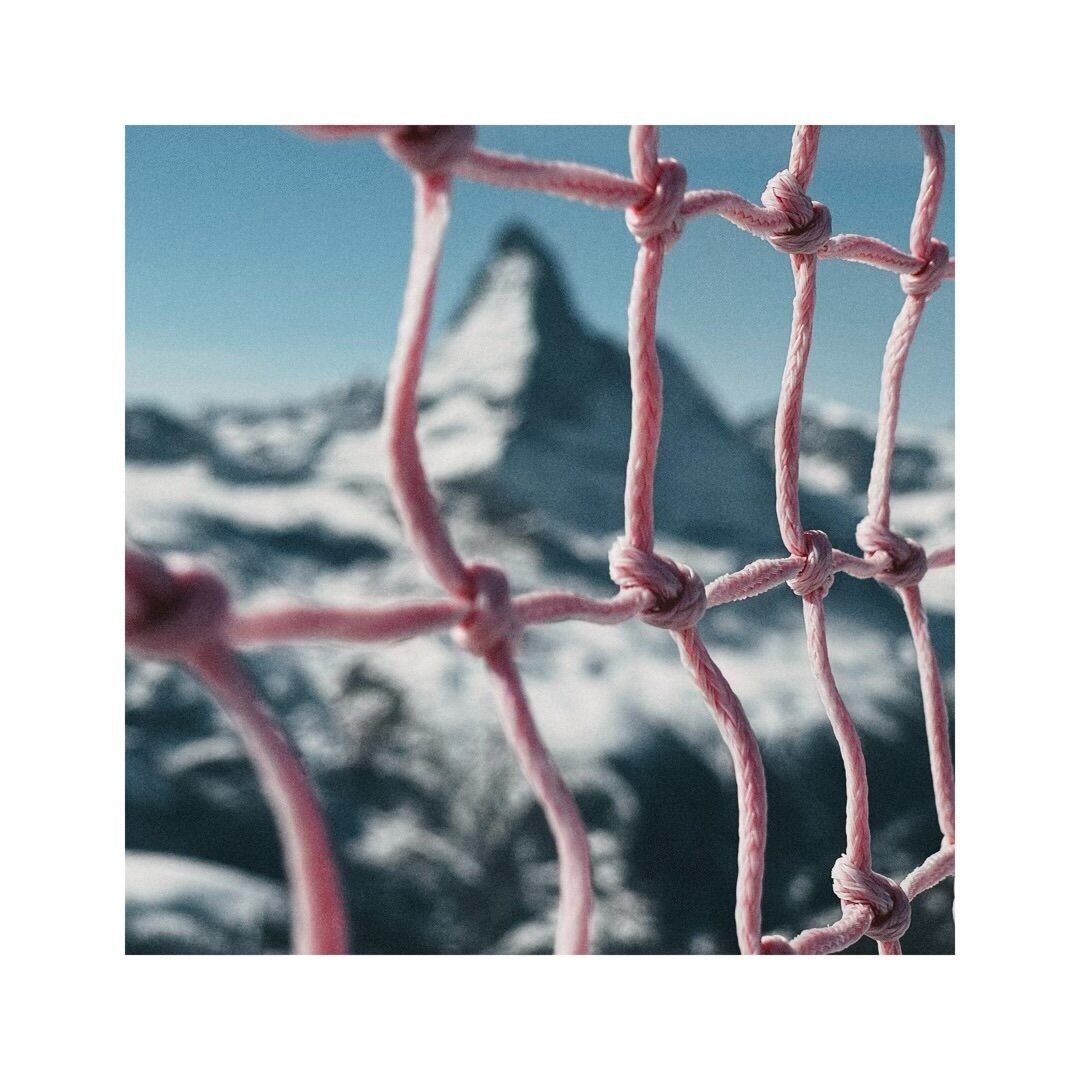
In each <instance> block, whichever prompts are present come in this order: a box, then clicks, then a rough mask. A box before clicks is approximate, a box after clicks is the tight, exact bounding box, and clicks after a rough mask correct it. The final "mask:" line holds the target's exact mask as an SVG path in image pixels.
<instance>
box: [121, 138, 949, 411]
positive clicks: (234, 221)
mask: <svg viewBox="0 0 1080 1080" xmlns="http://www.w3.org/2000/svg"><path fill="white" fill-rule="evenodd" d="M790 138H791V129H790V128H788V127H756V128H752V127H727V128H723V127H688V126H674V127H666V128H662V132H661V143H660V147H661V153H662V154H663V155H665V156H671V157H676V158H678V159H679V160H680V161H682V162H683V164H685V166H686V168H687V171H688V173H689V186H690V187H691V188H726V189H728V190H732V191H737V192H739V193H740V194H742V195H744V196H746V197H747V198H750V199H757V198H758V197H759V196H760V194H761V192H762V190H763V189H764V186H765V182H766V181H767V180H768V179H769V178H770V177H771V176H773V175H774V174H775V173H776V172H778V171H779V170H780V169H781V168H783V167H784V166H785V165H786V163H787V156H788V149H789V146H790ZM479 142H480V143H481V144H482V145H484V146H488V147H491V148H493V149H499V150H505V151H508V152H512V153H521V154H528V155H530V156H533V157H545V158H562V159H564V160H575V161H580V162H585V163H589V164H594V165H599V166H603V167H606V168H609V169H612V170H615V171H618V172H620V173H623V174H628V173H629V164H628V160H627V128H625V127H554V126H549V127H481V128H480V130H479ZM946 145H947V148H948V154H949V165H950V179H949V181H948V183H947V186H946V192H945V199H944V204H943V207H942V212H941V215H940V216H939V219H938V225H937V228H936V229H935V233H936V235H937V236H939V237H940V238H941V239H942V240H944V241H945V242H946V243H947V244H949V245H950V247H953V185H952V179H951V170H952V166H953V163H954V162H953V136H952V134H951V133H946ZM921 169H922V159H921V144H920V142H919V138H918V134H917V132H916V131H915V129H914V128H913V127H911V128H900V127H858V128H852V127H848V128H845V127H827V128H825V129H824V131H823V133H822V137H821V149H820V153H819V156H818V166H817V169H816V171H815V174H814V181H813V184H812V186H811V195H812V196H813V197H814V198H815V199H817V200H819V201H821V202H824V203H825V204H826V205H828V207H829V209H830V210H831V211H832V217H833V231H834V232H858V233H866V234H870V235H874V236H877V237H880V238H881V239H883V240H886V241H888V242H890V243H892V244H895V245H896V246H897V247H900V248H902V249H905V250H906V249H907V237H908V226H909V224H910V221H911V215H912V210H913V207H914V203H915V197H916V194H917V191H918V185H919V177H920V174H921ZM410 218H411V188H410V182H409V179H408V176H407V174H406V172H405V170H404V169H402V168H401V167H400V166H399V165H397V164H396V163H395V162H393V161H391V160H390V159H389V158H388V157H387V156H386V155H385V154H384V153H383V151H382V150H381V149H380V147H379V146H378V145H377V144H376V143H375V142H373V141H370V140H358V141H356V142H342V143H319V142H313V141H311V140H308V139H305V138H302V137H300V136H297V135H294V134H292V133H290V132H288V131H284V130H280V129H277V128H271V127H129V128H128V131H127V347H128V355H127V390H128V397H129V400H132V401H140V402H145V401H156V402H159V403H162V404H165V405H168V406H171V407H173V408H175V409H178V410H181V411H188V410H191V409H193V408H195V407H197V406H200V405H203V404H208V403H220V402H244V401H251V402H255V401H257V402H270V401H287V400H296V399H299V398H303V397H306V396H309V395H311V394H314V393H317V392H322V391H324V390H329V389H332V388H334V387H336V386H340V385H343V384H345V383H347V382H348V381H350V380H351V379H353V378H355V377H356V376H358V375H368V376H374V377H381V376H382V375H383V374H384V373H385V370H386V364H387V360H388V358H389V356H390V353H391V351H392V349H393V342H394V334H395V330H396V326H397V316H398V308H399V305H400V300H401V290H402V285H403V283H404V279H405V271H406V267H407V264H408V255H409V234H410ZM511 221H521V222H524V223H526V224H528V225H530V226H531V227H532V228H533V229H534V230H535V231H536V232H537V233H538V234H539V235H540V237H541V238H542V239H543V240H544V241H545V243H546V244H547V245H548V246H549V247H550V248H551V249H552V250H553V252H554V253H555V254H556V256H557V257H558V258H559V259H560V261H561V262H562V264H563V267H564V270H565V273H566V276H567V279H568V283H569V287H570V290H571V293H572V295H573V297H574V299H575V301H576V303H577V305H578V308H579V310H580V311H581V312H582V314H583V315H584V316H585V318H586V319H587V320H588V321H589V322H590V323H591V324H593V325H594V326H596V327H597V328H599V329H601V330H604V331H606V332H608V333H610V334H611V335H612V336H614V337H616V338H618V339H619V340H622V341H625V340H626V305H627V299H628V296H629V287H630V277H631V270H632V267H633V261H634V256H635V249H636V245H635V243H634V241H633V239H632V238H631V236H630V234H629V233H628V232H627V229H626V225H625V223H624V221H623V216H622V214H621V213H620V212H619V211H615V210H601V209H598V208H596V207H590V206H585V205H583V204H579V203H572V202H567V201H564V200H561V199H556V198H553V197H551V196H545V195H540V194H535V193H532V192H520V191H507V190H502V189H495V188H489V187H486V186H483V185H477V184H471V183H466V182H463V181H460V182H458V183H457V184H455V191H454V209H453V216H452V220H451V225H450V230H449V234H448V237H447V243H446V250H445V256H444V259H443V265H442V270H441V274H440V284H439V295H438V304H437V308H436V325H435V335H436V336H437V335H438V333H439V330H440V328H441V327H442V326H443V325H444V324H445V320H446V319H447V317H448V316H449V314H450V313H451V312H452V311H453V309H454V307H455V306H456V305H457V303H458V302H459V301H460V299H461V298H462V296H463V294H464V292H465V289H466V287H467V285H468V283H469V281H470V280H471V278H472V276H473V274H474V273H475V272H476V270H477V268H478V267H479V266H480V265H481V264H482V262H483V260H484V258H485V256H486V254H487V252H488V251H489V250H490V248H491V245H492V243H493V240H494V238H495V236H496V234H497V233H498V232H499V231H500V229H501V228H502V227H503V226H504V225H505V224H507V223H508V222H511ZM818 280H819V285H818V309H817V311H818V314H817V319H816V323H815V329H814V351H813V353H812V355H811V360H810V368H809V375H808V379H807V391H808V393H809V394H811V395H813V396H814V397H817V398H821V399H828V400H835V401H840V402H844V403H846V404H848V405H851V406H853V407H855V408H858V409H861V410H863V411H868V412H870V411H873V410H875V409H876V406H877V392H878V379H879V375H880V367H881V354H882V350H883V347H884V344H885V340H886V337H887V336H888V332H889V327H890V326H891V324H892V321H893V319H894V318H895V316H896V313H897V312H898V311H899V308H900V304H901V302H902V300H903V293H902V292H901V290H900V286H899V284H898V282H897V280H896V276H895V275H894V274H890V273H885V272H883V271H880V270H875V269H873V268H871V267H865V266H856V265H852V264H847V263H841V262H838V261H837V262H834V261H831V260H830V261H827V262H824V263H822V264H821V267H820V270H819V277H818ZM954 288H955V285H954V284H953V283H951V282H949V283H946V284H945V285H944V286H943V287H942V288H941V290H940V291H939V292H938V293H937V294H936V295H935V296H934V298H933V300H932V301H931V302H930V304H929V305H928V306H927V311H926V315H925V316H924V319H923V324H922V327H921V328H920V331H919V334H918V335H917V337H916V340H915V345H914V347H913V349H912V353H911V358H910V360H909V364H908V373H907V377H906V378H905V383H904V398H903V410H902V414H901V421H902V423H908V424H912V425H915V426H919V427H934V426H942V425H947V424H951V422H952V417H953V290H954ZM791 292H792V284H791V272H790V266H789V261H788V259H787V258H786V257H785V256H782V255H781V254H780V253H778V252H776V251H774V250H773V249H772V248H771V247H770V246H769V245H768V244H767V243H765V242H764V241H762V240H759V239H756V238H754V237H751V236H749V235H748V234H746V233H743V232H741V231H740V230H738V229H736V228H735V227H734V226H733V225H730V224H728V223H727V222H725V221H722V220H721V219H719V218H701V219H695V220H693V221H691V222H689V223H688V224H687V227H686V229H685V230H684V232H683V236H682V238H681V239H680V241H679V242H678V244H676V246H675V247H674V249H673V250H672V252H671V253H670V254H669V256H668V259H667V261H666V263H665V269H664V281H663V287H662V290H661V299H660V316H659V333H660V336H661V337H662V338H663V339H665V340H666V341H667V342H668V343H670V344H671V345H673V346H675V347H676V348H677V349H678V350H679V351H680V352H681V353H682V355H683V356H684V358H685V359H686V360H687V361H688V362H689V364H690V366H691V367H692V369H693V370H694V371H695V372H696V373H697V375H698V377H699V378H700V379H701V381H702V382H703V383H704V384H705V385H706V386H707V387H708V388H709V389H710V391H711V392H712V393H713V394H714V395H715V396H716V398H717V399H718V401H719V402H720V404H721V405H722V406H724V407H725V408H726V409H728V410H729V411H730V412H732V413H734V414H736V415H745V414H747V413H749V412H751V411H755V410H758V409H763V408H769V407H775V403H776V397H777V392H778V389H779V384H780V376H781V372H782V370H783V364H784V356H785V351H786V346H787V337H788V330H789V325H790V309H791V308H790V306H791Z"/></svg>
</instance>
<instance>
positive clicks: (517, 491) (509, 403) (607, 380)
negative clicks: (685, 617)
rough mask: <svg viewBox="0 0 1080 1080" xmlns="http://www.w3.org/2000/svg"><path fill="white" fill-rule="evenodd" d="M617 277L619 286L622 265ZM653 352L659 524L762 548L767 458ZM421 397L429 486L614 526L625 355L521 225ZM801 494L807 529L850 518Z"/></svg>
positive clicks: (438, 358) (434, 358) (694, 537)
mask: <svg viewBox="0 0 1080 1080" xmlns="http://www.w3.org/2000/svg"><path fill="white" fill-rule="evenodd" d="M627 273H628V278H627V281H628V287H629V266H628V268H627ZM659 353H660V362H661V366H662V369H663V373H664V434H663V438H662V441H661V446H660V456H659V462H658V466H657V477H656V481H657V483H656V509H657V526H658V528H659V529H660V530H661V531H664V532H669V533H673V534H676V535H679V536H681V537H684V538H685V539H687V540H691V541H695V542H698V543H702V544H708V545H712V546H724V547H736V548H741V549H742V548H744V549H747V550H751V549H753V550H761V549H765V548H768V547H770V546H771V547H775V546H776V542H777V529H776V520H775V516H774V511H773V503H774V498H775V496H774V492H773V479H772V473H771V469H770V467H769V464H768V459H767V457H766V456H765V455H763V454H762V453H761V452H760V450H759V449H758V448H757V447H756V446H754V445H753V443H752V442H751V441H750V440H749V439H748V438H747V437H746V436H745V435H744V433H743V432H742V431H741V430H739V429H738V428H737V427H736V426H734V425H733V424H731V423H730V422H729V421H728V420H727V418H726V417H725V416H724V415H723V414H722V413H721V411H720V409H719V407H718V406H717V405H716V404H715V403H714V402H713V401H712V400H711V398H710V396H709V395H708V393H707V392H706V391H705V390H704V388H703V387H702V386H701V385H700V384H699V383H698V382H697V381H696V380H695V379H694V378H693V376H692V375H691V374H690V373H689V371H688V370H687V368H686V366H685V364H684V363H683V362H682V360H681V358H680V357H679V356H678V355H677V354H676V353H675V352H674V350H672V349H671V348H669V347H666V346H664V345H663V344H661V345H660V346H659ZM422 392H423V409H422V419H421V427H420V436H421V440H422V443H423V446H424V451H425V459H426V460H427V461H428V462H429V463H430V466H431V469H432V473H433V476H434V478H435V479H437V480H438V481H439V482H441V483H446V484H452V485H458V486H460V485H465V486H466V487H469V488H477V487H482V488H483V489H484V492H485V494H488V495H490V492H491V490H492V489H494V490H495V491H496V492H497V494H498V500H499V503H500V505H501V506H503V507H504V508H514V507H516V508H520V509H523V510H524V509H533V510H540V511H542V512H544V513H546V514H548V515H550V516H551V517H553V518H555V519H558V520H563V521H566V522H567V523H570V524H572V525H573V526H575V527H577V528H584V529H587V530H588V531H594V532H601V533H615V532H618V530H619V528H620V526H621V523H622V514H623V483H624V476H625V470H626V455H627V446H628V442H629V437H630V377H629V358H628V355H627V350H626V347H625V345H623V344H621V343H616V342H615V341H612V340H611V339H609V338H607V337H604V336H602V335H600V334H597V333H596V332H595V331H593V330H591V329H590V328H589V327H588V326H587V325H586V324H585V322H584V321H583V320H582V318H581V317H580V316H579V315H578V313H577V311H576V310H575V308H574V305H573V303H572V301H571V299H570V296H569V293H568V290H567V288H566V285H565V283H564V280H563V276H562V273H561V271H560V269H559V266H558V264H557V262H556V260H555V259H554V257H553V256H552V255H551V254H550V253H549V252H548V251H547V250H546V249H545V247H544V246H543V244H542V243H541V242H540V241H539V240H538V239H537V238H536V237H535V236H534V235H533V234H532V233H531V232H529V231H528V230H527V229H525V228H524V227H522V226H517V225H515V226H512V227H510V228H508V229H507V230H506V231H505V232H504V233H503V234H502V236H501V237H500V239H499V241H498V242H497V244H496V247H495V249H494V251H493V253H492V256H491V258H490V259H489V261H488V262H487V264H486V265H485V267H484V268H483V269H482V270H481V271H480V273H479V274H478V275H477V277H476V279H475V280H474V282H473V284H472V287H471V289H470V290H469V293H468V296H467V299H466V300H465V302H464V304H463V305H462V306H461V308H460V309H459V310H458V312H457V314H456V316H455V318H454V320H453V322H452V324H451V327H450V329H449V330H448V331H447V333H446V334H445V335H444V337H443V338H442V339H441V341H440V342H439V343H438V344H437V345H436V347H435V348H434V349H433V351H432V355H431V357H430V361H429V366H428V368H427V370H426V371H425V375H424V382H423V391H422ZM812 501H813V502H814V504H815V505H814V510H815V515H814V517H813V518H812V523H813V524H814V526H815V527H819V528H826V529H831V528H836V527H837V526H839V527H840V528H841V529H842V528H844V527H845V526H847V527H848V528H850V527H851V525H852V524H853V523H849V522H848V521H847V517H848V516H849V515H847V514H839V513H838V508H837V507H836V506H833V505H832V504H831V502H830V500H827V499H824V500H823V499H813V500H812ZM819 504H820V505H819ZM822 515H824V517H823V516H822Z"/></svg>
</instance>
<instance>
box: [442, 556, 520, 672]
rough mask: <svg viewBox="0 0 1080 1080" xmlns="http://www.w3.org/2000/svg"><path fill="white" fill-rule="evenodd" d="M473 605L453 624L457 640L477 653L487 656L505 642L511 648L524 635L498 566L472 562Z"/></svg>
mask: <svg viewBox="0 0 1080 1080" xmlns="http://www.w3.org/2000/svg"><path fill="white" fill-rule="evenodd" d="M465 569H466V570H467V571H468V573H469V580H470V582H471V584H472V590H473V591H472V597H471V606H470V608H469V611H468V613H467V614H466V615H465V617H464V618H463V619H462V620H461V622H459V623H458V624H457V626H455V627H454V629H453V631H452V632H451V633H452V636H453V638H454V641H456V642H457V643H458V645H460V646H461V647H462V648H463V649H467V650H468V651H469V652H471V653H472V654H473V655H474V656H487V655H488V654H489V653H491V652H492V650H494V649H496V648H498V646H499V645H501V644H502V643H503V642H506V643H507V644H508V645H509V647H510V648H511V649H513V648H514V646H515V645H516V644H517V640H518V638H519V637H520V636H521V623H520V622H519V621H518V617H517V615H516V614H515V612H514V608H513V605H512V604H511V603H510V583H509V582H508V581H507V580H506V575H505V574H504V573H503V572H502V570H500V569H499V568H498V567H497V566H490V565H488V564H487V563H470V564H469V565H468V566H466V567H465Z"/></svg>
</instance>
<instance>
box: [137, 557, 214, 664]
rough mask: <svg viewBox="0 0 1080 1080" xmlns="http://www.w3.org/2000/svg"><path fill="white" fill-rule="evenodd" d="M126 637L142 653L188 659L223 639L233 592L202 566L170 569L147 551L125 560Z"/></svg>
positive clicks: (165, 657) (166, 657) (172, 658)
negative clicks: (208, 645) (230, 593)
mask: <svg viewBox="0 0 1080 1080" xmlns="http://www.w3.org/2000/svg"><path fill="white" fill-rule="evenodd" d="M124 597H125V611H124V633H125V637H126V639H127V644H128V645H129V646H130V647H131V648H132V649H135V650H136V651H138V652H141V653H145V654H147V655H148V656H155V657H159V658H161V659H171V660H183V659H185V658H186V657H189V656H191V654H192V653H193V652H196V651H197V650H198V649H199V648H200V647H201V646H203V645H207V644H209V643H211V642H214V641H219V640H221V639H222V638H223V637H224V634H225V624H226V622H227V621H228V617H229V593H228V590H227V589H226V588H225V584H224V583H223V582H222V580H221V579H220V578H219V577H218V576H217V575H216V574H214V573H213V572H211V571H210V570H206V569H203V568H202V567H198V566H191V565H182V566H178V567H169V566H166V565H165V563H163V562H162V561H161V560H160V559H157V558H155V557H154V556H153V555H150V554H148V553H146V552H144V551H137V550H135V549H134V548H128V549H127V552H126V555H125V558H124Z"/></svg>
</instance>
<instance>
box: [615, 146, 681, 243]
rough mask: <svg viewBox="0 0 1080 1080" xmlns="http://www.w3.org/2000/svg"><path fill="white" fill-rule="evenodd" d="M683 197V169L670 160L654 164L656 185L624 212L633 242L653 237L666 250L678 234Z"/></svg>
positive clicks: (665, 159) (663, 159)
mask: <svg viewBox="0 0 1080 1080" xmlns="http://www.w3.org/2000/svg"><path fill="white" fill-rule="evenodd" d="M685 194H686V169H685V168H684V167H683V166H682V165H681V164H679V162H677V161H676V160H675V159H674V158H661V159H660V160H659V161H658V162H657V163H656V183H655V184H654V185H653V190H652V192H651V193H650V194H649V195H647V196H646V197H645V198H644V199H643V200H642V201H641V202H639V203H635V204H634V205H633V206H631V207H628V208H627V211H626V227H627V228H628V229H629V230H630V232H631V233H632V234H633V237H634V239H635V240H636V241H637V242H638V243H639V244H643V243H645V241H646V240H651V239H652V238H653V237H654V236H661V237H663V239H664V246H665V247H670V246H671V245H672V244H673V243H674V242H675V241H676V240H677V239H678V238H679V234H680V233H681V232H682V226H683V222H682V216H681V214H680V211H681V210H682V201H683V195H685Z"/></svg>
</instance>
